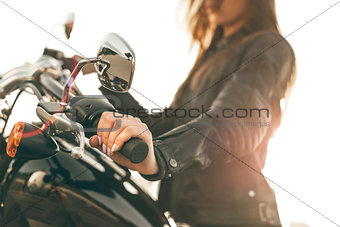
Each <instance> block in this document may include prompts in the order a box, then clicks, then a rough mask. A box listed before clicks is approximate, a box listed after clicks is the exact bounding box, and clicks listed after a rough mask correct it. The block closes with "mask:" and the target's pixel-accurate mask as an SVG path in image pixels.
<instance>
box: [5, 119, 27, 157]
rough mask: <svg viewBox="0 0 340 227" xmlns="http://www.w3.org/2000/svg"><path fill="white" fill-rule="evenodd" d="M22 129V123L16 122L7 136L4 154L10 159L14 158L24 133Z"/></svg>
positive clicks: (23, 124)
mask: <svg viewBox="0 0 340 227" xmlns="http://www.w3.org/2000/svg"><path fill="white" fill-rule="evenodd" d="M24 127H25V123H24V122H17V123H16V124H15V125H14V127H13V129H12V132H11V134H10V135H9V138H8V143H7V148H6V152H7V154H8V155H9V156H10V157H12V158H14V156H15V155H16V153H17V150H18V147H19V145H20V141H21V138H22V135H23V132H24Z"/></svg>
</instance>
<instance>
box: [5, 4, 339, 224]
mask: <svg viewBox="0 0 340 227" xmlns="http://www.w3.org/2000/svg"><path fill="white" fill-rule="evenodd" d="M5 2H6V3H7V4H9V5H10V6H11V7H13V8H14V9H15V10H17V11H18V12H20V13H22V14H23V15H24V16H26V17H27V18H29V19H30V20H32V21H34V22H35V23H37V24H38V25H39V26H41V27H43V28H45V29H46V30H48V31H50V30H51V27H52V25H53V24H55V23H58V22H62V21H63V19H64V17H65V15H66V14H67V13H68V12H75V15H76V16H75V27H74V31H73V33H72V37H71V40H69V41H67V43H68V44H69V45H71V46H72V47H73V48H74V49H76V50H77V51H79V52H80V53H82V54H84V55H85V56H87V57H91V56H95V54H96V51H97V49H98V45H99V43H100V40H101V39H102V37H103V36H104V35H105V34H106V33H108V32H116V33H119V34H120V35H122V36H123V37H124V38H125V39H126V40H127V41H128V42H129V43H130V45H131V46H132V48H133V49H134V51H135V53H136V56H137V65H136V73H135V79H134V83H133V88H134V89H135V90H137V91H138V92H140V93H141V94H143V95H144V96H145V97H148V99H150V100H152V102H150V101H149V100H147V99H145V98H143V97H141V96H140V95H138V94H136V92H132V93H133V94H134V95H135V97H136V98H137V99H138V100H139V101H140V102H141V103H142V104H143V105H144V106H145V107H147V108H152V107H156V106H161V107H165V106H167V105H169V104H170V102H171V100H172V98H173V95H174V94H175V92H176V90H177V88H178V86H179V85H180V83H181V82H182V81H183V80H184V79H185V77H186V75H187V73H188V71H189V70H190V67H191V65H192V63H193V61H194V56H195V50H194V51H193V52H191V53H189V39H188V36H187V34H185V32H184V29H182V28H183V27H184V26H183V22H181V20H178V15H177V14H176V9H177V3H178V1H156V0H147V1H139V0H125V1H123V0H119V1H118V0H110V1H102V0H97V1H78V2H75V1H66V0H59V1H42V0H41V1H18V0H15V1H13V0H12V1H5ZM336 2H337V1H334V0H299V1H293V0H277V11H278V17H279V22H280V25H281V28H282V31H283V35H284V36H287V35H288V34H290V33H291V32H293V31H294V30H296V29H298V28H299V27H300V26H302V25H303V24H305V23H306V22H308V21H309V20H311V19H312V18H314V17H315V16H317V15H318V14H320V13H321V12H322V11H324V10H325V9H327V8H329V7H330V6H331V5H333V4H335V3H336ZM176 18H177V19H176ZM339 21H340V4H338V5H336V6H335V7H334V8H332V9H330V10H329V11H328V12H325V13H324V14H323V15H320V16H319V17H318V18H316V19H315V20H314V21H311V22H310V23H309V24H307V25H306V26H304V27H302V28H301V29H299V30H297V31H296V32H295V33H293V34H292V35H290V36H289V37H288V38H287V40H288V41H289V42H290V43H291V45H292V46H293V48H294V50H295V53H296V56H297V67H298V79H297V83H296V86H295V89H294V92H293V94H292V96H291V100H290V103H289V107H288V110H287V111H286V115H285V117H284V119H283V122H282V125H281V127H280V129H279V130H278V132H277V133H276V136H275V138H274V139H273V140H272V141H271V142H270V146H269V154H268V157H267V165H266V168H265V171H264V175H266V176H267V177H268V178H269V179H271V180H273V181H274V182H275V183H277V184H278V185H280V187H281V188H279V187H277V186H275V185H273V188H274V189H275V192H276V195H277V201H278V205H279V210H280V216H281V219H282V223H283V225H284V226H289V225H290V224H291V222H303V223H306V224H308V225H310V226H336V225H335V224H334V223H332V222H330V221H329V220H327V218H329V219H331V220H332V221H334V222H335V223H337V224H340V216H339V204H340V184H339V182H338V181H339V179H340V177H339V174H340V165H339V162H340V153H339V151H340V148H339V146H340V145H339V140H340V134H339V128H340V122H339V121H338V116H339V114H340V89H339V85H340V79H339V76H340V75H339V63H340V61H339V60H340V57H339V53H340V45H339V41H340V29H339V27H340V26H339ZM57 30H58V29H55V30H54V31H53V33H55V34H56V35H58V37H60V38H62V39H63V37H62V36H60V33H56V32H57ZM47 37H48V35H47V34H46V33H45V32H44V31H42V30H41V29H39V28H38V27H37V26H35V25H33V24H32V23H31V22H29V21H28V20H27V19H24V18H23V17H22V16H20V15H18V14H17V13H16V12H13V11H12V10H11V9H9V8H8V7H7V6H5V5H4V4H3V3H0V73H5V72H6V71H7V70H9V69H11V68H13V67H15V66H19V65H21V64H23V63H24V62H26V61H28V62H34V61H35V60H36V59H37V58H38V57H39V56H40V54H41V53H42V50H43V47H44V46H45V45H46V40H47ZM49 44H50V45H52V46H51V47H57V48H59V49H62V50H63V51H64V52H66V53H68V54H69V55H72V54H74V51H72V50H70V49H69V48H67V47H66V46H63V45H62V44H58V43H57V42H55V41H54V40H53V38H52V39H50V40H49ZM77 83H78V84H79V85H80V86H81V88H83V91H85V92H84V93H86V94H94V93H97V90H96V89H97V88H98V86H99V83H98V82H97V80H96V76H95V75H93V74H92V75H89V76H87V77H79V78H78V79H77ZM155 103H156V104H157V105H155ZM21 105H26V106H25V107H29V106H30V107H32V103H23V104H21ZM33 110H34V109H32V111H33ZM21 114H22V117H24V113H21ZM283 189H284V190H283ZM287 191H288V192H289V193H287ZM290 193H291V194H293V195H294V196H292V195H290ZM294 197H297V198H298V199H299V200H302V201H303V202H304V203H306V204H308V206H310V207H308V206H307V205H306V204H303V203H302V202H301V201H299V200H298V199H296V198H294ZM311 207H312V208H311ZM313 209H315V210H317V211H315V210H313ZM318 212H320V213H321V214H322V215H324V216H325V217H327V218H325V217H323V216H322V215H320V214H319V213H318Z"/></svg>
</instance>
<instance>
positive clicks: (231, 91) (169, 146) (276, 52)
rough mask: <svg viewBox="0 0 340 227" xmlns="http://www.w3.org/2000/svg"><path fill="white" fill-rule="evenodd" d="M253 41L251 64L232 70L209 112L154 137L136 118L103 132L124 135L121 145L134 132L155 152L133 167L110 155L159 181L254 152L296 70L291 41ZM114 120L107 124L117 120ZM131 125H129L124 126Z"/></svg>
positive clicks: (267, 37)
mask: <svg viewBox="0 0 340 227" xmlns="http://www.w3.org/2000/svg"><path fill="white" fill-rule="evenodd" d="M248 43H251V45H249V47H248V48H247V51H246V54H245V57H244V60H245V61H246V62H247V61H248V62H247V64H246V65H244V66H242V65H241V66H240V69H239V70H238V71H237V72H235V73H233V74H232V76H231V80H228V81H227V82H226V83H225V84H224V87H223V89H222V90H221V91H220V92H219V94H218V96H217V98H216V99H215V100H214V102H213V104H212V106H211V107H210V108H209V110H208V111H207V112H206V113H204V114H202V116H200V117H198V118H196V119H193V120H192V121H190V122H188V123H184V122H183V125H181V126H179V127H177V128H174V129H173V130H171V131H169V132H167V133H165V134H162V135H160V136H158V137H155V138H154V139H153V140H152V134H151V133H150V134H148V135H147V136H142V135H143V133H141V132H143V131H144V132H147V128H145V127H146V125H141V124H140V123H137V121H138V120H137V119H134V120H132V121H130V124H127V125H128V126H127V127H126V126H122V127H121V129H120V130H121V131H115V132H113V134H112V135H111V134H109V133H106V134H105V133H104V134H100V133H98V135H100V136H101V137H104V138H114V139H111V141H115V142H117V140H118V139H116V138H118V137H119V138H120V139H119V140H118V141H119V143H120V144H122V142H124V141H126V140H124V139H126V138H129V136H135V137H139V138H141V139H143V140H144V141H145V142H146V143H147V144H148V145H149V147H150V150H151V155H150V157H149V156H148V158H147V159H146V160H145V162H144V163H141V164H138V166H131V163H127V161H126V160H125V159H124V158H123V159H124V161H122V159H120V160H118V159H117V158H116V159H115V157H113V156H114V155H113V156H111V157H112V158H113V159H114V160H116V161H117V162H118V163H120V164H123V165H126V166H127V167H128V168H132V169H135V170H137V171H139V172H140V173H141V174H144V177H145V178H146V179H149V180H158V179H161V178H164V177H167V176H170V175H172V174H176V173H178V172H180V171H183V170H185V169H187V168H189V167H192V166H200V167H201V168H205V167H207V166H209V165H210V164H211V162H212V161H213V160H214V159H216V158H217V157H218V156H219V155H226V156H227V158H228V160H232V159H233V158H235V157H236V158H242V157H243V156H245V155H247V154H249V153H251V152H254V151H255V150H256V149H257V147H258V146H259V145H260V144H261V143H262V142H263V140H264V138H265V137H266V136H268V135H267V134H268V131H270V127H271V126H270V125H271V124H272V123H273V122H272V121H273V118H275V117H276V116H272V112H273V111H274V110H273V106H275V107H276V108H279V103H280V99H281V98H282V97H283V95H282V92H281V91H282V90H285V88H286V86H287V83H288V81H289V80H290V76H291V73H292V67H293V63H294V55H293V52H292V50H291V48H290V46H289V44H288V43H287V42H286V41H285V40H284V39H282V37H281V36H279V35H277V34H274V33H265V34H263V35H259V36H258V37H256V38H254V39H253V40H251V42H248ZM211 89H214V88H211ZM252 110H253V112H251V111H252ZM237 111H239V112H238V115H237V114H236V112H237ZM276 111H277V110H276ZM246 113H247V114H246ZM251 113H252V114H251ZM110 119H111V120H109V119H107V122H111V123H112V122H113V121H115V120H116V118H114V119H112V117H111V118H110ZM176 120H178V121H180V119H176ZM103 122H106V121H105V120H103ZM256 122H260V123H261V122H262V123H269V125H268V126H267V127H265V126H262V127H258V126H257V125H256V124H255V125H253V124H252V123H256ZM103 124H105V123H103ZM98 128H100V127H98ZM126 128H130V129H129V130H124V129H126ZM122 132H124V133H122ZM111 133H112V132H111ZM120 134H122V135H120ZM105 140H106V142H105V141H104V139H103V143H104V144H105V145H107V141H108V139H105ZM115 142H111V143H112V144H114V143H115ZM109 146H110V145H109ZM119 146H121V145H119ZM117 147H118V146H117ZM118 149H119V148H118ZM114 153H115V154H117V152H114ZM118 155H119V153H118ZM150 169H151V170H152V171H149V170H150ZM155 170H157V171H155Z"/></svg>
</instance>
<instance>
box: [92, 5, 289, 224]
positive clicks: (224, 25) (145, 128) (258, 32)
mask: <svg viewBox="0 0 340 227" xmlns="http://www.w3.org/2000/svg"><path fill="white" fill-rule="evenodd" d="M188 19H189V28H190V31H191V34H192V38H193V41H194V42H197V43H198V44H199V45H200V52H199V55H198V58H197V61H196V63H195V65H194V66H193V68H192V70H191V72H190V74H189V76H188V77H187V79H186V80H185V82H184V83H183V84H182V85H181V87H180V88H179V90H178V91H177V94H176V96H175V98H174V101H173V102H172V104H171V106H170V107H171V108H169V109H167V110H166V111H164V112H163V113H161V114H159V113H157V114H146V112H145V111H143V108H142V107H141V106H140V105H139V104H138V103H137V102H136V101H135V100H134V99H133V98H132V97H131V96H130V95H129V94H119V95H117V96H118V97H119V98H120V100H121V104H122V106H123V107H124V108H126V109H130V110H131V109H132V108H134V109H135V110H136V112H135V113H138V114H132V115H133V116H130V115H124V116H121V115H117V113H109V112H106V113H103V115H102V117H101V120H100V122H99V125H98V134H97V135H98V136H94V137H92V138H91V140H90V143H91V145H92V146H95V147H98V148H101V149H102V151H103V152H104V153H106V154H108V155H109V156H110V157H111V158H112V159H113V160H115V161H116V162H118V163H120V164H122V165H124V166H127V167H128V168H130V169H133V170H137V171H139V173H140V174H142V176H143V177H145V178H146V179H149V180H162V181H161V188H160V194H159V201H158V202H159V205H160V207H161V208H162V209H163V210H164V211H166V210H169V211H171V213H172V216H173V217H174V218H175V220H176V221H178V222H186V223H189V224H191V225H192V226H281V224H280V219H279V215H278V211H277V205H276V202H275V196H274V192H273V190H272V189H271V188H270V186H269V185H268V183H267V181H266V179H265V178H264V177H263V176H262V174H261V170H262V169H263V167H264V164H265V158H266V153H267V145H268V141H269V139H270V138H271V137H272V136H273V134H274V132H275V130H276V129H277V128H278V126H279V124H280V119H281V112H282V110H281V107H280V101H281V100H282V99H284V98H285V97H286V96H287V92H288V91H289V88H290V87H291V85H292V84H293V83H294V79H295V77H294V75H295V74H294V72H295V71H294V69H295V57H294V53H293V51H292V49H291V47H290V45H289V44H288V43H287V41H286V40H285V39H284V38H283V37H282V36H281V35H280V30H279V26H278V24H277V19H276V13H275V3H274V0H261V1H254V0H205V1H198V0H189V10H188ZM102 92H103V93H104V94H108V95H113V94H112V93H110V92H109V91H107V90H105V89H103V88H102ZM120 112H122V113H126V111H124V110H122V109H121V110H120ZM130 113H131V112H130ZM141 113H143V114H142V115H141ZM117 119H120V120H121V121H122V125H121V127H120V128H119V130H115V131H112V132H101V130H100V129H102V128H112V127H113V126H114V124H115V122H116V121H117ZM102 131H103V130H102ZM106 131H107V130H106ZM131 137H139V138H141V139H142V140H144V141H145V142H146V143H147V144H148V146H149V155H148V157H147V159H146V160H145V161H144V162H142V163H140V164H133V163H131V162H129V161H128V160H127V159H126V158H124V157H123V156H122V155H120V154H119V153H118V152H115V151H117V150H119V149H120V148H121V147H122V145H123V143H124V142H125V141H127V140H128V139H129V138H131Z"/></svg>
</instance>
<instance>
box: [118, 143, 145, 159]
mask: <svg viewBox="0 0 340 227" xmlns="http://www.w3.org/2000/svg"><path fill="white" fill-rule="evenodd" d="M118 152H119V153H121V154H122V155H124V156H125V157H127V158H128V159H129V160H130V161H131V162H132V163H140V162H142V161H144V160H145V158H146V156H148V153H149V148H148V145H147V144H146V143H145V142H144V141H143V140H141V139H139V138H131V139H130V140H128V141H127V142H126V143H124V145H123V147H122V148H121V149H120V150H119V151H118Z"/></svg>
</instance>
